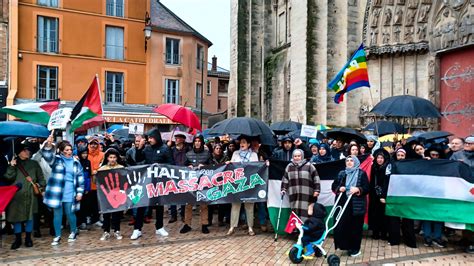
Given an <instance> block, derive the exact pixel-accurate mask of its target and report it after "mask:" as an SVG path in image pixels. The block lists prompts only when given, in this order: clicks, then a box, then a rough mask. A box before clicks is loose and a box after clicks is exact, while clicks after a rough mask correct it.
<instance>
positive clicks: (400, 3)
mask: <svg viewBox="0 0 474 266" xmlns="http://www.w3.org/2000/svg"><path fill="white" fill-rule="evenodd" d="M397 4H399V5H404V4H405V0H398V1H397Z"/></svg>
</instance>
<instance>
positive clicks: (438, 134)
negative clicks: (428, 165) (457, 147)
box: [418, 131, 453, 141]
mask: <svg viewBox="0 0 474 266" xmlns="http://www.w3.org/2000/svg"><path fill="white" fill-rule="evenodd" d="M452 135H453V134H451V133H449V132H446V131H430V132H426V133H422V134H420V135H418V139H420V140H423V141H428V140H434V139H442V138H446V137H449V136H452Z"/></svg>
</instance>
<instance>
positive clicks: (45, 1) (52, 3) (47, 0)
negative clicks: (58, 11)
mask: <svg viewBox="0 0 474 266" xmlns="http://www.w3.org/2000/svg"><path fill="white" fill-rule="evenodd" d="M38 5H40V6H49V7H58V0H38Z"/></svg>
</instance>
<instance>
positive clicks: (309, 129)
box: [300, 125, 318, 139]
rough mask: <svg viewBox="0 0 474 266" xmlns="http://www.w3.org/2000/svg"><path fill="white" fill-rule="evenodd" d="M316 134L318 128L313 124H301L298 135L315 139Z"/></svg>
mask: <svg viewBox="0 0 474 266" xmlns="http://www.w3.org/2000/svg"><path fill="white" fill-rule="evenodd" d="M317 135H318V130H317V129H316V127H315V126H309V125H302V126H301V134H300V136H302V137H308V138H313V139H315V138H316V136H317Z"/></svg>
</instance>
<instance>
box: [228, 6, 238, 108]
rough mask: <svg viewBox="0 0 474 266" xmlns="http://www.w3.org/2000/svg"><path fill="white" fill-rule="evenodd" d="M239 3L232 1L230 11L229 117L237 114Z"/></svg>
mask: <svg viewBox="0 0 474 266" xmlns="http://www.w3.org/2000/svg"><path fill="white" fill-rule="evenodd" d="M238 5H239V0H232V1H231V10H232V12H231V13H230V80H229V90H228V98H227V107H228V112H227V115H228V117H235V116H237V101H238V99H237V79H238V75H237V62H238V61H237V57H238V50H237V49H238V43H237V35H238V31H237V29H238V24H237V19H238V11H237V10H238Z"/></svg>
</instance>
